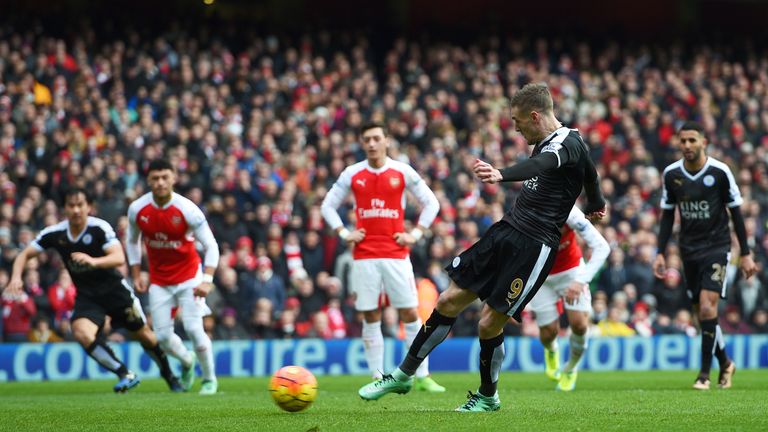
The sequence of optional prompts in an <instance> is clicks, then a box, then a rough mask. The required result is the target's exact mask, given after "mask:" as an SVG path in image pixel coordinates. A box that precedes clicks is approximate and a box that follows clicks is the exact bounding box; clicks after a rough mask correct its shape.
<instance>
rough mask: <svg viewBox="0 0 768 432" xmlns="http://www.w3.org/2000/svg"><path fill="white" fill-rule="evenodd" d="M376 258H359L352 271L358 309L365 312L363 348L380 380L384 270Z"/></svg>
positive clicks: (371, 372)
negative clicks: (382, 272) (381, 307)
mask: <svg viewBox="0 0 768 432" xmlns="http://www.w3.org/2000/svg"><path fill="white" fill-rule="evenodd" d="M377 261H380V260H376V259H366V260H355V261H353V262H352V268H351V270H350V274H349V280H350V285H351V287H352V290H353V291H354V292H355V309H356V310H357V311H359V312H362V313H363V329H362V334H361V337H362V339H363V352H364V354H365V360H366V361H367V362H368V370H369V371H370V374H371V377H373V379H375V380H378V379H381V377H382V376H383V371H384V335H383V334H382V333H381V310H380V308H379V298H380V297H381V283H382V282H381V274H380V271H379V268H378V265H377Z"/></svg>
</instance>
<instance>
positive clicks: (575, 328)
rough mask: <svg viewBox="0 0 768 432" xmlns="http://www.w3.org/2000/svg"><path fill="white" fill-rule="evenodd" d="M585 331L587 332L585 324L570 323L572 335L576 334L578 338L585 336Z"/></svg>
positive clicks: (587, 327)
mask: <svg viewBox="0 0 768 432" xmlns="http://www.w3.org/2000/svg"><path fill="white" fill-rule="evenodd" d="M587 330H589V326H588V325H587V323H586V322H575V323H571V331H572V332H573V333H574V334H577V335H579V336H584V335H585V334H587Z"/></svg>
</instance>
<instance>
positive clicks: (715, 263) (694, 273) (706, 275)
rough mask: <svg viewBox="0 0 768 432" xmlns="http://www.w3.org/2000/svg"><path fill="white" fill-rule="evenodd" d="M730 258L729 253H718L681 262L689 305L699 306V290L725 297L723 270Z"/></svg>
mask: <svg viewBox="0 0 768 432" xmlns="http://www.w3.org/2000/svg"><path fill="white" fill-rule="evenodd" d="M730 257H731V253H730V252H719V253H714V254H711V255H707V256H704V257H701V258H697V259H692V260H683V272H684V273H685V285H686V288H687V290H688V295H689V296H690V297H691V303H693V304H699V296H700V295H701V290H706V291H715V292H717V293H720V298H722V299H724V298H725V297H726V292H725V291H726V284H725V270H726V268H727V266H728V261H729V259H730Z"/></svg>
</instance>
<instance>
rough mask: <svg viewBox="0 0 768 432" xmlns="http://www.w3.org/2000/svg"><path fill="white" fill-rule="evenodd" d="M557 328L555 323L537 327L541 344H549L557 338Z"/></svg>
mask: <svg viewBox="0 0 768 432" xmlns="http://www.w3.org/2000/svg"><path fill="white" fill-rule="evenodd" d="M558 330H559V328H558V325H557V321H554V322H551V323H549V324H546V325H543V326H541V327H539V338H540V339H541V340H542V341H543V342H551V341H553V340H555V338H556V337H557V332H558Z"/></svg>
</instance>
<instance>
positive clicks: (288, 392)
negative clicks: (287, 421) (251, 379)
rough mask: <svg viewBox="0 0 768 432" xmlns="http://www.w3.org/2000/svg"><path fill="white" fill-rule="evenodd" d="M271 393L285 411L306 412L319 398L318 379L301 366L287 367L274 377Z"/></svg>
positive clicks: (271, 381) (270, 386)
mask: <svg viewBox="0 0 768 432" xmlns="http://www.w3.org/2000/svg"><path fill="white" fill-rule="evenodd" d="M269 392H270V393H271V394H272V399H274V400H275V403H276V404H277V406H279V407H280V408H282V409H284V410H285V411H288V412H296V411H301V410H305V409H307V407H308V406H310V405H311V404H312V402H314V401H315V398H316V397H317V379H316V378H315V376H314V375H312V372H310V371H308V370H306V369H304V368H303V367H301V366H285V367H283V368H280V370H278V371H277V372H275V374H274V375H272V379H271V380H269Z"/></svg>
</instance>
